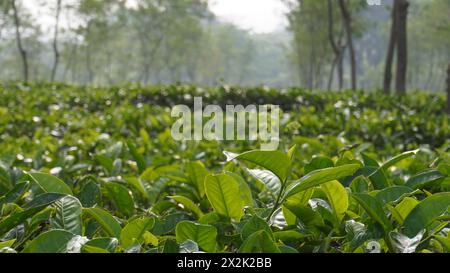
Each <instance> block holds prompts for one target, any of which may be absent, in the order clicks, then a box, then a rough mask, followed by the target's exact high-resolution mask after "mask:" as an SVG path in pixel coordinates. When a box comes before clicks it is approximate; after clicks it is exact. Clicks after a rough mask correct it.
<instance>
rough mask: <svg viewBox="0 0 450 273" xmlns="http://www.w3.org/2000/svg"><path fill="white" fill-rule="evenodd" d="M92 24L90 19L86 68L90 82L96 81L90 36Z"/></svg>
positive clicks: (87, 33) (87, 35) (87, 30)
mask: <svg viewBox="0 0 450 273" xmlns="http://www.w3.org/2000/svg"><path fill="white" fill-rule="evenodd" d="M91 26H92V22H91V21H90V22H89V23H88V25H87V27H86V37H87V44H86V70H87V72H88V83H89V84H90V83H92V82H93V81H94V70H93V69H92V53H91V42H90V41H89V36H90V34H91Z"/></svg>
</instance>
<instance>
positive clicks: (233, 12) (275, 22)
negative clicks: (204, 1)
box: [211, 0, 286, 32]
mask: <svg viewBox="0 0 450 273" xmlns="http://www.w3.org/2000/svg"><path fill="white" fill-rule="evenodd" d="M211 10H212V11H213V12H214V13H215V14H216V15H217V16H218V17H220V18H223V19H224V20H226V21H229V22H232V23H234V24H236V25H238V26H240V27H242V28H245V29H249V30H251V31H254V32H271V31H274V30H277V29H279V28H282V27H283V26H285V25H286V18H285V16H284V13H285V12H286V6H285V5H284V4H283V2H282V1H281V0H211Z"/></svg>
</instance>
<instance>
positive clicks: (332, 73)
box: [327, 57, 338, 91]
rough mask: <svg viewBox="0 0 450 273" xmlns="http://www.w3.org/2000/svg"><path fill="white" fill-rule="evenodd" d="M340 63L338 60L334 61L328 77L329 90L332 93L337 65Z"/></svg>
mask: <svg viewBox="0 0 450 273" xmlns="http://www.w3.org/2000/svg"><path fill="white" fill-rule="evenodd" d="M337 63H338V58H336V57H335V58H334V59H333V63H332V64H331V69H330V75H329V77H328V84H327V90H328V91H331V85H332V84H333V78H334V71H335V70H336V64H337Z"/></svg>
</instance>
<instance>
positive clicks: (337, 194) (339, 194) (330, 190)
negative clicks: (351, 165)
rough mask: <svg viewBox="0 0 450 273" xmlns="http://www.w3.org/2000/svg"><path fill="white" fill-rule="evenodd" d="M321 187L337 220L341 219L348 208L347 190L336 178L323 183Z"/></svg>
mask: <svg viewBox="0 0 450 273" xmlns="http://www.w3.org/2000/svg"><path fill="white" fill-rule="evenodd" d="M321 188H322V190H323V191H324V192H325V194H326V196H327V199H328V202H329V203H330V205H331V208H332V209H333V212H334V215H335V216H336V218H337V220H338V222H340V221H342V218H344V215H345V212H346V211H347V209H348V193H347V190H346V189H345V188H344V186H342V184H341V183H340V182H339V181H337V180H334V181H331V182H327V183H324V184H322V185H321Z"/></svg>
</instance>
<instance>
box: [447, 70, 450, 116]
mask: <svg viewBox="0 0 450 273" xmlns="http://www.w3.org/2000/svg"><path fill="white" fill-rule="evenodd" d="M447 114H449V115H450V63H449V64H448V68H447Z"/></svg>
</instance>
